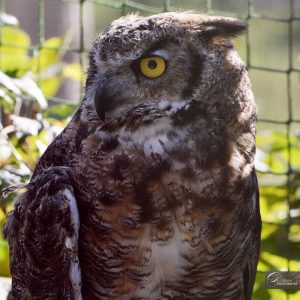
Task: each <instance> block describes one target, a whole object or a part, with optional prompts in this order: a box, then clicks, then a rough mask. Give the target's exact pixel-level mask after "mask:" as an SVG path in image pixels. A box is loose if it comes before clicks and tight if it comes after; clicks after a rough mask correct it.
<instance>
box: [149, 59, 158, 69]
mask: <svg viewBox="0 0 300 300" xmlns="http://www.w3.org/2000/svg"><path fill="white" fill-rule="evenodd" d="M156 67H157V62H156V61H155V60H153V59H150V60H149V61H148V68H149V69H151V70H153V69H155V68H156Z"/></svg>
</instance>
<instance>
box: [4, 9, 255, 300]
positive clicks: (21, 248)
mask: <svg viewBox="0 0 300 300" xmlns="http://www.w3.org/2000/svg"><path fill="white" fill-rule="evenodd" d="M245 28H246V26H245V24H244V23H242V22H241V21H238V20H235V19H230V18H220V17H211V16H203V15H200V16H199V15H191V14H179V13H167V14H161V15H156V16H152V17H146V18H144V17H139V16H128V17H125V18H121V19H119V20H117V21H114V22H113V23H112V24H111V25H110V26H109V27H108V29H107V31H106V32H105V33H104V34H103V35H100V36H99V37H98V38H97V39H96V41H95V42H94V44H93V47H92V50H91V52H90V68H89V71H88V79H87V84H86V94H85V97H84V99H83V101H82V103H81V105H80V107H79V109H78V110H77V112H76V114H75V116H74V117H73V119H72V120H71V122H70V123H69V125H68V126H67V128H66V129H65V130H64V132H63V133H62V134H61V135H60V136H59V137H57V138H56V140H55V141H54V142H53V143H52V144H51V145H50V146H49V148H48V149H47V151H46V152H45V154H44V155H43V157H42V158H41V159H40V161H39V163H38V165H37V167H36V170H35V172H34V176H33V178H32V181H31V183H30V185H29V188H28V191H27V192H26V193H24V194H23V195H22V196H21V197H20V198H19V199H18V200H17V202H16V204H15V210H14V211H13V212H12V213H11V214H10V216H9V218H8V222H7V225H6V228H5V233H6V235H7V236H8V237H9V241H10V249H11V269H12V275H13V282H14V283H13V291H12V296H13V297H12V298H13V299H21V298H20V295H21V294H22V295H27V296H24V297H25V299H58V298H61V299H72V298H73V299H81V297H82V298H83V299H203V300H204V299H205V300H209V299H212V300H213V299H230V300H233V299H239V300H250V299H251V295H252V289H253V283H254V279H255V274H256V265H257V261H258V255H259V240H260V215H259V205H258V186H257V181H256V175H255V171H254V165H253V160H254V154H255V121H256V107H255V103H254V99H253V95H252V92H251V86H250V83H249V80H248V76H247V71H246V69H245V66H244V65H243V63H242V62H241V60H240V59H239V57H238V55H237V53H236V51H235V50H234V49H233V47H232V44H231V41H230V38H231V37H233V36H235V35H237V34H239V33H240V32H241V31H243V30H244V29H245ZM145 53H148V54H149V53H154V54H156V55H161V56H163V57H164V58H165V59H166V60H167V61H168V68H167V70H166V72H165V74H164V75H163V76H161V77H159V78H156V79H151V80H150V79H147V78H145V77H143V76H140V74H139V73H138V72H137V71H136V69H135V62H136V61H137V60H138V59H139V58H140V57H141V56H143V55H145ZM77 206H78V211H77ZM77 212H79V219H80V229H79V233H77V230H78V226H79V220H78V217H76V216H77ZM77 234H79V238H78V239H77ZM77 250H78V251H77ZM77 258H78V260H79V264H78V260H77ZM79 265H80V267H79ZM80 270H81V271H80ZM80 278H81V282H79V281H80Z"/></svg>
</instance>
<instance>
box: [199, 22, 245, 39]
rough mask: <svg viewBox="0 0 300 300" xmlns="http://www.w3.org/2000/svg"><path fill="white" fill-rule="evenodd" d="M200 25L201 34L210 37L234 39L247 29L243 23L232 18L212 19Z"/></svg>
mask: <svg viewBox="0 0 300 300" xmlns="http://www.w3.org/2000/svg"><path fill="white" fill-rule="evenodd" d="M201 25H202V26H203V34H204V35H206V36H207V35H209V36H211V37H216V36H223V37H229V38H230V37H236V36H238V35H240V34H242V33H243V32H245V31H246V30H247V28H248V24H247V23H246V22H245V21H242V20H238V19H233V18H213V19H211V20H207V21H204V22H203V23H202V24H201Z"/></svg>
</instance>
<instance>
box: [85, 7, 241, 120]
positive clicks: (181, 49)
mask: <svg viewBox="0 0 300 300" xmlns="http://www.w3.org/2000/svg"><path fill="white" fill-rule="evenodd" d="M246 27H247V26H246V24H245V23H244V22H243V21H240V20H237V19H232V18H225V17H213V16H208V15H197V14H189V13H163V14H158V15H153V16H150V17H141V16H137V15H129V16H126V17H122V18H120V19H118V20H116V21H113V22H112V23H111V24H110V25H109V26H108V28H107V29H106V31H105V32H104V33H103V34H102V35H99V36H98V37H97V39H96V40H95V41H94V43H93V46H92V49H91V51H90V54H89V59H90V68H89V71H88V78H87V83H86V97H85V99H84V101H86V102H87V103H88V104H89V105H91V106H94V108H95V111H96V112H97V115H98V116H99V118H100V119H101V120H102V121H104V120H105V119H106V120H107V119H108V118H113V117H115V116H117V115H120V114H122V113H124V112H125V111H126V110H128V109H130V108H131V107H133V106H136V105H139V104H141V103H143V104H147V103H158V104H159V103H163V102H164V101H165V103H166V102H167V103H170V102H174V103H175V102H176V103H177V102H180V101H188V100H191V99H193V100H196V101H199V102H202V103H203V105H210V106H211V107H212V109H213V107H214V106H216V105H217V106H218V107H219V108H220V107H221V106H222V102H224V101H225V100H224V97H225V96H224V95H225V94H228V95H231V94H232V92H233V90H236V86H235V85H236V84H238V82H240V77H241V76H240V74H241V73H242V72H243V71H244V69H245V67H244V65H243V63H242V62H241V60H240V59H239V56H238V54H237V53H236V51H235V50H234V49H233V46H232V42H231V38H232V37H234V36H236V35H238V34H240V33H241V32H243V31H244V30H245V29H246ZM229 97H231V96H229ZM226 101H227V100H226ZM232 101H233V99H231V102H232ZM227 102H228V101H227ZM229 102H230V101H229ZM220 103H221V104H220ZM221 109H222V108H221Z"/></svg>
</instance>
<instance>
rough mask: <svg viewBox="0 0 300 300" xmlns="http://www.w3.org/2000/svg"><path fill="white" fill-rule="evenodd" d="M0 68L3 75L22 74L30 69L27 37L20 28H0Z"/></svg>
mask: <svg viewBox="0 0 300 300" xmlns="http://www.w3.org/2000/svg"><path fill="white" fill-rule="evenodd" d="M0 37H1V46H0V56H1V60H0V68H1V70H3V71H4V72H5V73H9V74H14V75H15V76H16V75H17V74H20V73H21V74H24V72H25V71H26V70H28V69H29V68H30V63H29V58H28V49H29V47H30V37H29V35H28V34H27V33H26V32H25V31H23V30H22V29H20V28H16V27H11V26H1V27H0Z"/></svg>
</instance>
